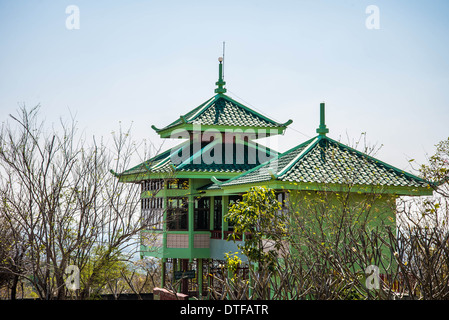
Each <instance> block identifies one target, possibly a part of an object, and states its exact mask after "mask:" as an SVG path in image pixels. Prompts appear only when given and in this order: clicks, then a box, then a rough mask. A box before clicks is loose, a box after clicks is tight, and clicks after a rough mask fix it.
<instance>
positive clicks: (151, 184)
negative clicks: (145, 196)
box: [142, 179, 164, 192]
mask: <svg viewBox="0 0 449 320" xmlns="http://www.w3.org/2000/svg"><path fill="white" fill-rule="evenodd" d="M163 188H164V180H162V179H149V180H145V181H143V182H142V192H144V191H157V190H161V189H163Z"/></svg>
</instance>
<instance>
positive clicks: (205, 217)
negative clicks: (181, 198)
mask: <svg viewBox="0 0 449 320" xmlns="http://www.w3.org/2000/svg"><path fill="white" fill-rule="evenodd" d="M209 216H210V198H209V197H204V198H198V199H195V207H194V226H195V230H209V229H210V226H209Z"/></svg>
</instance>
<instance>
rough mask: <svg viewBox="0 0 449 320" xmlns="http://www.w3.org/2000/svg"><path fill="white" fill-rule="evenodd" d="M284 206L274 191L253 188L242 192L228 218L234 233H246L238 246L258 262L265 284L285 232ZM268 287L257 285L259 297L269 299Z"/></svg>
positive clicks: (253, 260)
mask: <svg viewBox="0 0 449 320" xmlns="http://www.w3.org/2000/svg"><path fill="white" fill-rule="evenodd" d="M281 209H282V205H281V203H280V202H279V201H278V200H277V198H276V194H275V192H274V190H272V189H268V188H266V187H263V186H257V187H252V188H251V189H250V190H249V191H248V192H247V193H245V194H243V197H242V200H241V201H239V202H237V203H235V204H234V205H232V207H231V208H230V209H229V212H228V213H227V215H226V217H225V219H227V220H229V222H231V223H232V224H233V225H234V233H233V234H231V235H230V236H229V237H230V238H229V239H234V240H235V237H236V236H237V235H238V234H242V235H246V237H245V241H244V244H243V245H240V246H239V248H240V249H241V250H242V253H243V254H244V255H246V256H247V257H248V260H249V262H250V263H253V264H255V266H256V268H257V270H258V271H257V274H256V275H255V276H256V277H257V278H258V279H259V280H260V281H259V283H260V284H262V283H263V282H267V281H269V278H270V276H271V275H272V274H273V272H274V271H275V265H276V263H277V257H278V253H277V251H278V250H279V249H281V246H282V242H281V240H282V238H283V237H284V236H285V235H286V224H285V221H284V216H283V215H282V214H280V213H281ZM267 289H268V286H263V285H260V286H257V287H256V293H258V294H259V295H260V298H268V297H269V296H268V294H269V292H268V290H267Z"/></svg>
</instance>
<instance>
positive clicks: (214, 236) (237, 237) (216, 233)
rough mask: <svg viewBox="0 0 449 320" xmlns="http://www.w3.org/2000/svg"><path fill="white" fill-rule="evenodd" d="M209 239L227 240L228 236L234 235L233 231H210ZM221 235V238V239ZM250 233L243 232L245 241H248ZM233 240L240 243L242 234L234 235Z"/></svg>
mask: <svg viewBox="0 0 449 320" xmlns="http://www.w3.org/2000/svg"><path fill="white" fill-rule="evenodd" d="M210 233H211V236H210V238H211V239H220V240H221V239H224V240H227V239H228V236H229V235H232V234H234V231H221V230H211V232H210ZM222 234H223V237H222ZM250 237H251V233H248V232H245V239H250ZM235 240H236V241H242V240H243V239H242V234H240V233H238V234H237V233H236V234H235Z"/></svg>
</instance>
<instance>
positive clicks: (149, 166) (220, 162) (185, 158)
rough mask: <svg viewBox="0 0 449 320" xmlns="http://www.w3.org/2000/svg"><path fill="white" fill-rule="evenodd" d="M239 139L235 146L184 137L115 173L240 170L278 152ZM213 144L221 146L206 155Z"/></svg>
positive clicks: (124, 174)
mask: <svg viewBox="0 0 449 320" xmlns="http://www.w3.org/2000/svg"><path fill="white" fill-rule="evenodd" d="M242 143H243V146H242V145H241V144H239V143H237V144H238V146H237V144H235V143H234V144H233V145H230V146H229V145H225V144H222V143H221V142H215V141H212V142H203V143H202V144H201V145H199V146H196V145H195V144H194V143H193V142H192V141H185V142H183V143H181V144H179V145H177V146H175V147H173V148H172V149H170V150H167V151H165V152H163V153H161V154H159V155H157V156H155V157H153V158H151V159H149V160H147V161H145V162H143V163H141V164H139V165H137V166H135V167H133V168H131V169H129V170H126V171H124V172H122V173H120V174H118V175H119V176H127V175H134V174H146V173H152V174H154V173H172V172H211V173H216V172H237V173H242V172H246V171H248V170H250V169H252V168H254V167H256V166H258V165H260V164H261V163H262V162H266V161H267V159H271V158H273V157H275V156H277V155H278V152H276V151H274V150H272V149H270V148H267V147H265V146H262V145H260V144H258V143H255V142H252V141H250V142H242ZM214 147H216V150H221V156H218V155H217V157H216V158H214V157H213V156H212V157H210V155H213V154H212V153H211V149H213V148H214ZM195 148H197V149H198V150H195ZM262 153H263V154H262ZM261 155H263V157H262V156H261Z"/></svg>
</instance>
